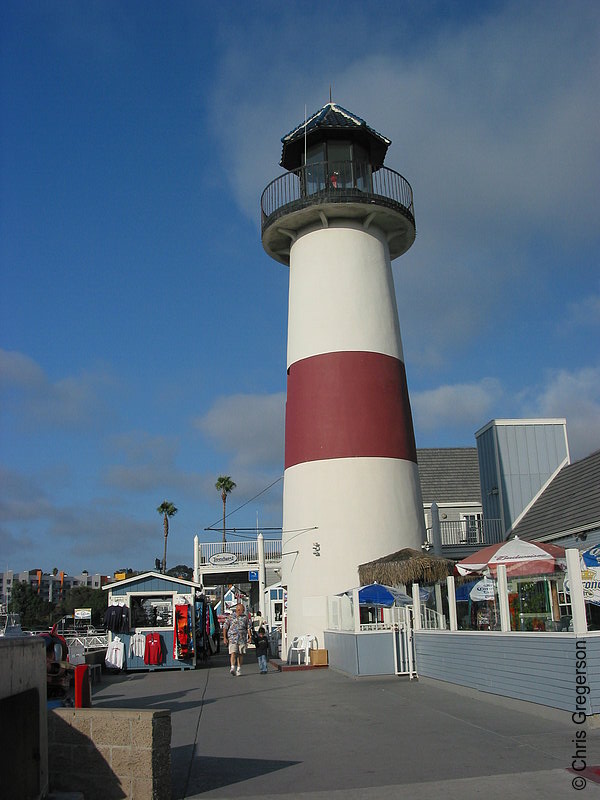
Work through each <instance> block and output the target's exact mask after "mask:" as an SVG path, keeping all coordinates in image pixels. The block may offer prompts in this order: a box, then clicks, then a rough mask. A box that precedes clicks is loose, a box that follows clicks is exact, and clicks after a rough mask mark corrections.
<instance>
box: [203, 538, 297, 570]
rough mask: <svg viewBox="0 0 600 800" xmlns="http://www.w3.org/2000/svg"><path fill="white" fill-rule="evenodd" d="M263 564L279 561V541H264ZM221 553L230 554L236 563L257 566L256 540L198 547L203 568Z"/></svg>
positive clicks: (216, 543)
mask: <svg viewBox="0 0 600 800" xmlns="http://www.w3.org/2000/svg"><path fill="white" fill-rule="evenodd" d="M263 545H264V551H265V562H266V563H270V562H273V561H275V562H278V561H281V539H264V540H263ZM222 553H231V554H232V555H234V556H235V557H236V559H237V561H238V562H240V563H246V564H258V542H257V541H256V539H251V540H246V541H237V542H227V543H226V544H225V545H223V542H202V543H201V544H200V545H199V555H200V563H201V564H202V565H203V566H205V565H207V564H210V559H211V557H212V556H216V555H221V554H222Z"/></svg>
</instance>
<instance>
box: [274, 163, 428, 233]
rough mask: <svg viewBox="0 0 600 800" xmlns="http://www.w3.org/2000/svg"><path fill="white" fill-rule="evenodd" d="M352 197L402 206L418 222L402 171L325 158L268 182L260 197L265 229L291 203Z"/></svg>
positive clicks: (409, 189) (408, 185)
mask: <svg viewBox="0 0 600 800" xmlns="http://www.w3.org/2000/svg"><path fill="white" fill-rule="evenodd" d="M351 198H354V199H355V200H356V201H357V202H364V203H368V202H373V201H375V202H376V201H377V200H380V201H381V200H383V201H384V205H386V206H389V205H390V203H391V204H392V205H393V206H399V207H400V209H401V210H402V212H403V213H404V214H405V215H406V216H407V217H408V218H409V219H410V220H411V221H412V222H413V224H414V207H413V193H412V188H411V185H410V183H409V182H408V181H407V180H406V178H404V177H403V176H402V175H400V173H398V172H395V171H394V170H393V169H389V168H388V167H380V168H379V169H377V170H373V168H372V166H371V164H369V163H368V162H366V161H321V162H318V163H314V164H306V165H305V166H302V167H299V168H298V169H295V170H291V171H289V172H286V173H284V174H283V175H280V176H279V177H278V178H275V179H274V180H272V181H271V183H269V184H268V186H267V187H266V189H265V190H264V191H263V193H262V196H261V198H260V210H261V226H262V231H263V232H264V230H265V228H266V227H267V226H268V225H269V224H270V220H271V218H272V217H273V216H274V215H277V217H279V216H281V213H280V212H282V210H283V209H284V208H285V207H286V206H289V205H291V204H297V203H300V204H304V203H305V204H306V205H310V204H311V203H312V202H319V203H321V202H328V201H331V202H339V201H340V200H342V199H343V200H350V199H351ZM278 212H279V213H278Z"/></svg>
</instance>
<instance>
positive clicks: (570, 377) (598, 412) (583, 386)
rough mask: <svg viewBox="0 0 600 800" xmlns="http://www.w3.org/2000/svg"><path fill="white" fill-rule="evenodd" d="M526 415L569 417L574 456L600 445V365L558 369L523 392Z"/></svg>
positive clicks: (521, 403)
mask: <svg viewBox="0 0 600 800" xmlns="http://www.w3.org/2000/svg"><path fill="white" fill-rule="evenodd" d="M520 413H521V416H524V417H566V420H567V434H568V437H569V447H570V450H571V459H572V460H573V461H575V460H577V459H579V458H583V457H584V456H586V455H588V454H589V453H591V452H593V451H594V450H598V449H599V448H600V367H586V368H583V369H579V370H574V371H568V370H556V371H554V372H551V373H549V374H548V375H547V379H546V382H545V384H544V385H543V386H541V387H538V388H533V389H530V390H527V391H525V392H523V394H522V395H521V397H520Z"/></svg>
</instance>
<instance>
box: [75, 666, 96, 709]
mask: <svg viewBox="0 0 600 800" xmlns="http://www.w3.org/2000/svg"><path fill="white" fill-rule="evenodd" d="M91 707H92V698H91V693H90V673H89V670H88V665H87V664H78V665H77V666H76V667H75V708H91Z"/></svg>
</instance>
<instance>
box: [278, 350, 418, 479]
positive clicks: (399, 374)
mask: <svg viewBox="0 0 600 800" xmlns="http://www.w3.org/2000/svg"><path fill="white" fill-rule="evenodd" d="M356 457H379V458H400V459H404V460H407V461H414V462H415V463H416V461H417V451H416V447H415V435H414V430H413V423H412V415H411V412H410V403H409V399H408V388H407V385H406V372H405V369H404V364H403V363H402V361H400V360H399V359H397V358H394V357H393V356H387V355H383V354H381V353H363V352H340V353H324V354H322V355H318V356H312V357H311V358H305V359H302V360H301V361H297V362H296V363H295V364H292V365H291V367H290V368H289V371H288V383H287V405H286V415H285V467H286V469H287V468H288V467H292V466H294V464H300V463H303V462H306V461H321V460H323V459H328V458H356Z"/></svg>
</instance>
